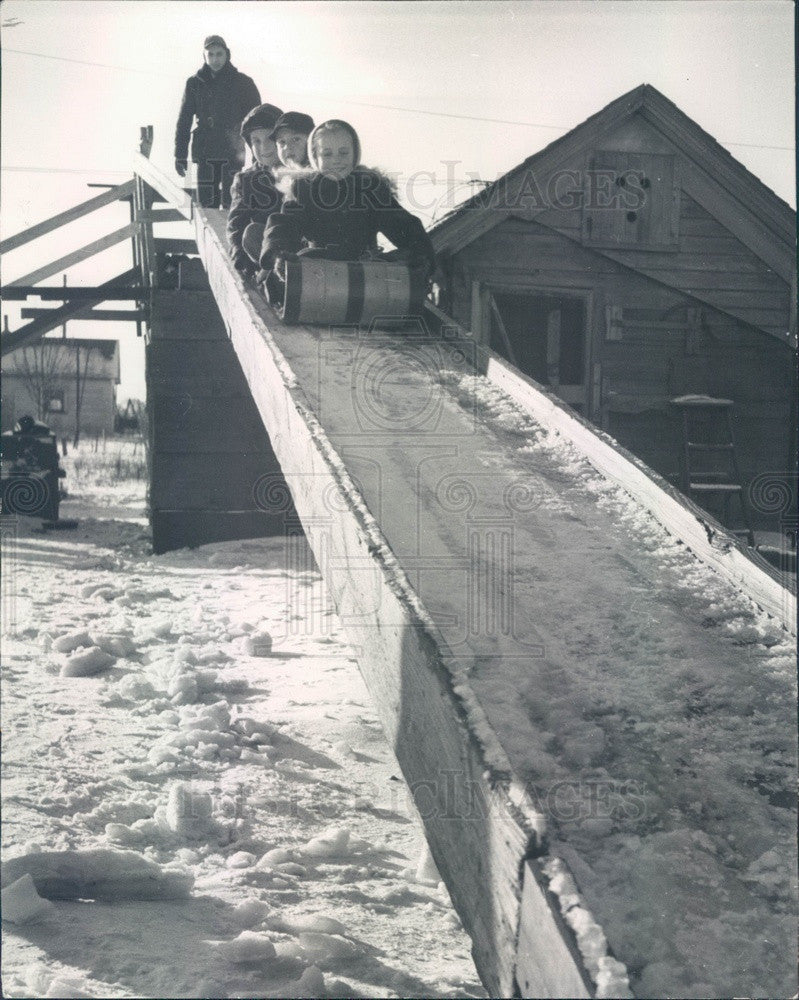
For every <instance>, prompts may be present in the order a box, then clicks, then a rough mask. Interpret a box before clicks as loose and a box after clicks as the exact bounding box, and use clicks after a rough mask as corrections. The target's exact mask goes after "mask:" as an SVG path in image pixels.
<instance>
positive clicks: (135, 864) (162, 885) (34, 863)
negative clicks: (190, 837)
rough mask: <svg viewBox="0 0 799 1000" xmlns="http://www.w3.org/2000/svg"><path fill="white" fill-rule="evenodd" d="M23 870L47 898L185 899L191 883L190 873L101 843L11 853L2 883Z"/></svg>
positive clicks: (21, 874) (22, 873) (18, 875)
mask: <svg viewBox="0 0 799 1000" xmlns="http://www.w3.org/2000/svg"><path fill="white" fill-rule="evenodd" d="M25 874H28V875H30V876H31V878H32V879H33V882H34V885H35V886H36V890H37V892H38V893H39V894H40V895H41V896H44V897H45V899H102V900H123V899H185V898H187V897H188V896H189V895H190V893H191V888H192V885H193V883H194V879H193V878H192V876H191V875H189V874H188V873H186V872H179V871H168V872H165V871H164V870H163V869H162V868H161V867H160V866H159V865H157V864H156V863H155V862H153V861H148V860H147V859H146V858H143V857H142V856H141V855H140V854H136V853H134V852H133V851H115V850H109V849H105V848H94V849H92V850H86V851H42V852H41V853H38V854H26V855H22V856H21V857H18V858H11V859H9V860H8V861H6V862H4V864H3V866H2V882H3V885H6V884H9V883H11V882H14V881H16V880H17V879H20V878H22V876H23V875H25Z"/></svg>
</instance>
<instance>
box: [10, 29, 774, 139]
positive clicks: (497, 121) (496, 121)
mask: <svg viewBox="0 0 799 1000" xmlns="http://www.w3.org/2000/svg"><path fill="white" fill-rule="evenodd" d="M4 51H5V52H13V53H15V54H16V55H21V56H34V57H36V58H37V59H55V60H57V61H58V62H68V63H79V64H80V65H82V66H99V67H100V68H102V69H115V70H120V71H121V72H123V73H145V74H146V75H152V76H163V77H167V78H169V79H171V80H177V79H183V77H179V76H178V75H177V74H175V73H164V72H163V71H162V70H157V69H138V68H136V67H134V66H114V65H112V64H111V63H99V62H92V61H90V60H87V59H69V58H67V57H66V56H51V55H48V54H46V53H44V52H30V51H28V50H27V49H10V48H6V49H4ZM284 93H294V94H295V95H298V94H299V93H300V91H284ZM303 96H306V97H315V98H317V99H320V100H325V101H328V102H330V101H337V102H340V103H342V104H352V105H354V106H356V107H361V108H376V109H377V110H379V111H399V112H401V113H403V114H413V115H429V116H432V117H434V118H455V119H458V120H460V121H470V122H488V123H490V124H492V125H516V126H521V127H523V128H543V129H551V130H553V131H555V132H569V131H570V130H571V126H568V125H552V124H549V123H545V122H523V121H517V120H515V119H509V118H488V117H483V116H482V115H459V114H455V113H454V112H450V111H427V110H425V109H423V108H402V107H397V106H396V105H392V104H374V103H372V102H370V101H355V100H353V99H352V98H350V97H338V96H331V95H330V94H304V95H303ZM717 141H718V142H720V143H721V144H722V145H723V146H740V147H741V148H744V149H771V150H780V151H782V152H786V153H793V152H794V147H793V146H769V145H764V144H763V143H757V142H727V141H726V140H723V139H719V140H717Z"/></svg>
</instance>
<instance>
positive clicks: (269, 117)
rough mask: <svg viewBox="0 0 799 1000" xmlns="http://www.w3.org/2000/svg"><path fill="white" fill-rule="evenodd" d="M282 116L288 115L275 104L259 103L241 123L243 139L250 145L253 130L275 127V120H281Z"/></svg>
mask: <svg viewBox="0 0 799 1000" xmlns="http://www.w3.org/2000/svg"><path fill="white" fill-rule="evenodd" d="M281 117H282V118H285V117H286V116H285V115H284V114H283V112H282V111H281V110H280V108H276V107H275V105H274V104H259V105H258V107H257V108H253V109H252V111H250V112H249V113H248V114H247V115H246V116H245V118H244V121H243V122H242V123H241V137H242V139H244V141H245V142H246V143H247V145H248V146H249V144H250V133H251V132H254V131H255V130H256V129H257V128H268V129H273V128H274V127H275V122H276V121H280V119H281ZM270 138H271V136H270Z"/></svg>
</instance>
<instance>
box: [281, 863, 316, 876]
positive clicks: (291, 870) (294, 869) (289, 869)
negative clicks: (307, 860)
mask: <svg viewBox="0 0 799 1000" xmlns="http://www.w3.org/2000/svg"><path fill="white" fill-rule="evenodd" d="M277 870H278V871H279V872H280V873H281V874H285V875H294V876H296V877H297V878H305V876H306V875H307V874H308V870H307V869H306V868H303V866H302V865H298V864H297V862H296V861H283V862H282V863H281V864H279V865H277Z"/></svg>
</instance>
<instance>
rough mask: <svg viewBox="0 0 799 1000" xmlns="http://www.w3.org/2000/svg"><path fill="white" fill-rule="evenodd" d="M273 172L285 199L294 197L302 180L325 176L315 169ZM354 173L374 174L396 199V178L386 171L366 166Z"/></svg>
mask: <svg viewBox="0 0 799 1000" xmlns="http://www.w3.org/2000/svg"><path fill="white" fill-rule="evenodd" d="M272 172H273V174H274V176H275V187H276V188H277V189H278V191H280V192H281V194H282V195H283V196H284V197H285V198H291V197H292V195H293V194H294V192H295V190H296V187H295V184H296V182H297V181H298V180H300V179H301V178H308V179H309V180H310V179H312V178H314V177H322V176H323V175H322V174H321V173H320V171H318V170H316V169H314V167H278V168H274V169H273V171H272ZM352 173H353V174H361V175H364V174H373V175H374V176H376V177H378V178H379V179H380V180H381V181H382V182H383V183H384V184H385V185H386V186H387V187H388V189H389V191H390V192H391V194H392V195H393V196H394V197H395V198H396V197H397V180H396V177H392V176H391V174H387V173H386V172H385V171H383V170H380V169H379V168H377V167H364V166H357V167H355V169H354V170H353V171H352ZM350 176H351V175H350Z"/></svg>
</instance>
